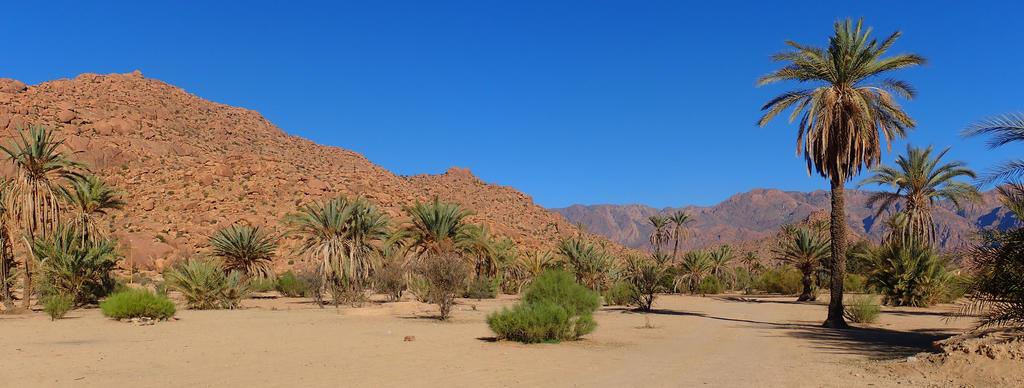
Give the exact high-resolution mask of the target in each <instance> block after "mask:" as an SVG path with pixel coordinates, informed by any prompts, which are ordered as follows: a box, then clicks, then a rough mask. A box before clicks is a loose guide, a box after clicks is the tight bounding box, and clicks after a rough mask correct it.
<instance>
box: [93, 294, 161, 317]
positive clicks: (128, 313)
mask: <svg viewBox="0 0 1024 388" xmlns="http://www.w3.org/2000/svg"><path fill="white" fill-rule="evenodd" d="M100 310H101V311H103V315H106V316H108V317H110V318H114V319H129V318H143V317H145V318H152V319H164V318H170V317H173V316H174V311H175V309H174V302H171V301H170V300H168V299H167V298H165V297H162V296H159V295H156V294H153V293H152V292H149V291H148V290H144V289H137V288H129V289H125V290H123V291H118V292H116V293H114V294H113V295H111V296H110V297H109V298H107V300H105V301H103V302H101V303H100Z"/></svg>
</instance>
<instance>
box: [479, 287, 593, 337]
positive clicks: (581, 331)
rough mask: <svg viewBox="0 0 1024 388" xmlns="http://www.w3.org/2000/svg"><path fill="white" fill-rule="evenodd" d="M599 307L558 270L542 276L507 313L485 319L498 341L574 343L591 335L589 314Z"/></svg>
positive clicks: (591, 314) (586, 289)
mask: <svg viewBox="0 0 1024 388" xmlns="http://www.w3.org/2000/svg"><path fill="white" fill-rule="evenodd" d="M599 306H600V297H599V296H598V295H597V293H596V292H594V291H591V290H590V289H588V288H586V287H584V286H582V285H580V284H579V283H576V281H575V280H574V279H573V276H572V275H570V274H569V273H567V272H564V271H561V270H552V271H548V272H545V273H544V274H542V275H541V276H540V277H538V278H537V279H536V280H534V281H533V282H532V283H531V285H530V287H529V288H527V290H526V292H525V293H524V295H523V299H522V301H521V302H520V303H519V304H517V305H515V306H513V307H512V308H511V309H509V308H505V309H503V310H502V311H500V312H495V313H493V314H490V315H488V316H487V325H488V326H490V328H491V330H492V331H494V333H495V334H496V335H497V337H498V339H507V340H513V341H519V342H525V343H536V342H557V341H563V340H575V339H578V338H580V337H581V336H583V335H586V334H588V333H590V332H592V331H593V330H594V329H595V328H596V327H597V323H596V322H595V321H594V318H593V312H594V310H597V308H598V307H599Z"/></svg>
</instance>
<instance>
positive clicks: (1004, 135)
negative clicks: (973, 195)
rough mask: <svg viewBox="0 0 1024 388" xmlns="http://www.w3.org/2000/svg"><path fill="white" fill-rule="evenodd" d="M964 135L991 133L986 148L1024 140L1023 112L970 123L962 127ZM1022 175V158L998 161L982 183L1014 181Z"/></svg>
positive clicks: (1023, 160)
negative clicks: (965, 127)
mask: <svg viewBox="0 0 1024 388" xmlns="http://www.w3.org/2000/svg"><path fill="white" fill-rule="evenodd" d="M962 134H963V135H964V137H971V136H978V135H991V136H992V138H991V139H990V140H989V141H988V148H989V149H994V148H998V147H1001V146H1004V145H1006V144H1010V143H1016V142H1019V141H1024V113H1019V112H1018V113H1010V114H1005V115H1002V116H996V117H991V118H988V119H985V120H981V121H978V122H976V123H974V124H971V125H970V126H969V127H967V129H964V130H963V132H962ZM1022 176H1024V159H1013V160H1007V161H1005V162H1002V163H1000V164H999V165H998V166H996V168H995V169H993V170H992V171H991V172H990V173H988V174H986V175H985V176H984V177H983V178H982V179H981V182H982V183H986V184H987V183H993V182H996V181H999V180H1009V181H1014V180H1017V179H1019V178H1021V177H1022Z"/></svg>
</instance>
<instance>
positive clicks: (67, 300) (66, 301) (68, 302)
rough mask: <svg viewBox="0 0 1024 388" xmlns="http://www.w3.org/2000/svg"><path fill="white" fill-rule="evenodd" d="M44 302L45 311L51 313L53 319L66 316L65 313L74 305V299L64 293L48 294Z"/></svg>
mask: <svg viewBox="0 0 1024 388" xmlns="http://www.w3.org/2000/svg"><path fill="white" fill-rule="evenodd" d="M42 303H43V311H45V312H46V314H49V315H50V320H51V321H53V320H57V319H61V318H64V315H65V314H67V313H68V311H71V308H72V307H73V306H74V300H72V299H71V297H70V296H67V295H63V294H56V295H50V296H47V297H45V298H43V300H42Z"/></svg>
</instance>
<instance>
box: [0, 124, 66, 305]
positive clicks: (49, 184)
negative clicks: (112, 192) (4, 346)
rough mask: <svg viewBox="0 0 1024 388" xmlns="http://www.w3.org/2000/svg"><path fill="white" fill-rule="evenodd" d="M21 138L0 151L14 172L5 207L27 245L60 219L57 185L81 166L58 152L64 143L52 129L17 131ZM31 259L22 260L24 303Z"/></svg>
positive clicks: (28, 290)
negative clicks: (23, 234)
mask: <svg viewBox="0 0 1024 388" xmlns="http://www.w3.org/2000/svg"><path fill="white" fill-rule="evenodd" d="M18 135H19V136H20V141H18V142H15V141H12V142H10V143H9V144H7V145H6V146H3V145H0V150H2V151H3V152H4V153H5V154H7V160H8V161H10V162H11V163H12V164H13V165H14V167H15V170H16V171H17V173H16V174H17V177H16V178H15V179H14V183H13V185H12V187H11V192H10V196H9V197H8V206H7V208H8V209H9V210H11V213H12V215H13V216H14V217H13V218H14V219H16V220H18V222H19V223H20V224H21V227H22V230H23V232H24V233H25V242H26V244H27V245H28V248H29V249H30V250H31V247H32V246H34V245H35V240H36V238H37V237H39V236H41V235H47V234H50V233H52V232H53V231H54V229H56V227H57V223H58V222H59V221H60V213H61V208H60V202H59V194H58V193H59V188H58V187H59V186H60V182H61V181H65V180H71V179H75V178H79V177H81V175H80V174H79V173H78V172H77V171H75V170H76V169H77V168H80V167H84V165H83V164H82V163H79V162H75V161H73V160H71V159H70V155H68V154H67V153H65V152H61V151H58V148H59V147H60V146H61V145H63V144H64V140H63V139H57V137H56V136H55V135H54V133H53V132H50V130H49V129H47V128H46V127H43V126H34V127H29V129H28V131H18ZM32 267H33V260H30V259H26V260H25V288H24V306H25V308H28V307H29V305H30V304H31V299H32V275H33V268H32Z"/></svg>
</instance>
